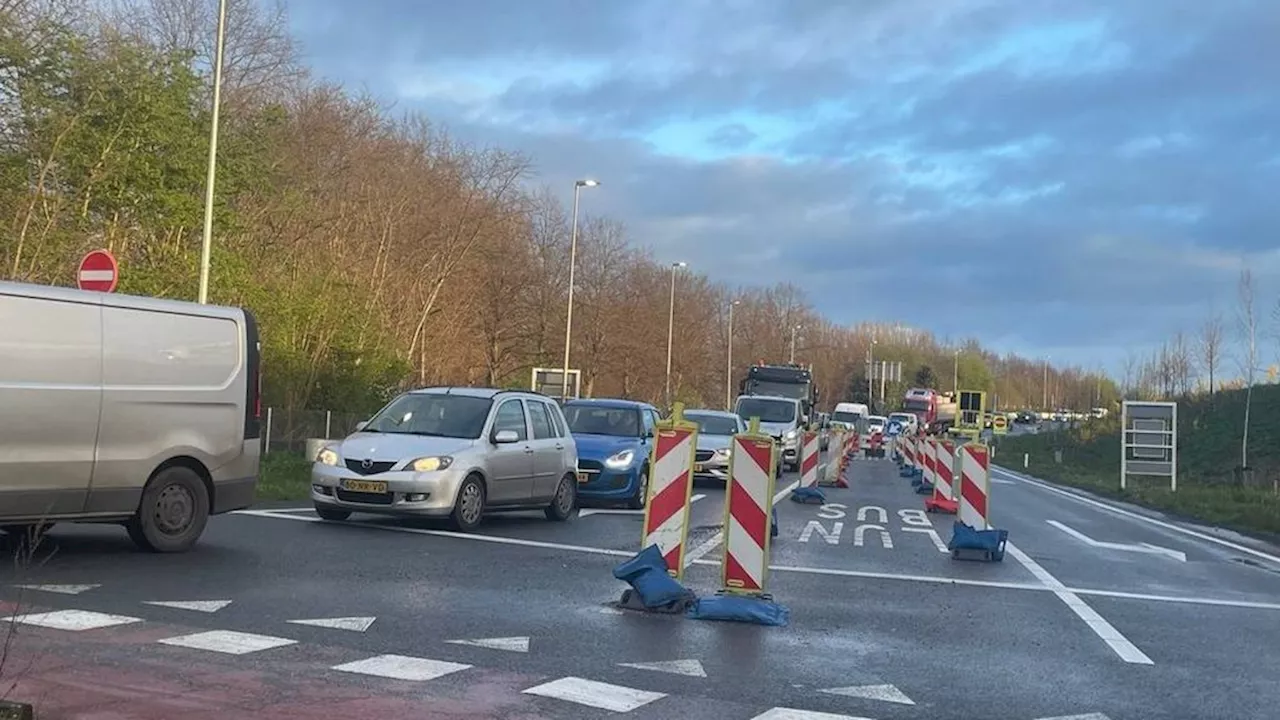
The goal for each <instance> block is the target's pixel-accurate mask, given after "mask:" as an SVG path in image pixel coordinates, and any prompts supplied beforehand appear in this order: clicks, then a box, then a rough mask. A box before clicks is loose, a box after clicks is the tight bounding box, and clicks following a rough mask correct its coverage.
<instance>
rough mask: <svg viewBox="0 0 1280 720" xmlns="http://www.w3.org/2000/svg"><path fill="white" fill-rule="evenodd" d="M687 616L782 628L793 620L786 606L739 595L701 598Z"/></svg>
mask: <svg viewBox="0 0 1280 720" xmlns="http://www.w3.org/2000/svg"><path fill="white" fill-rule="evenodd" d="M685 616H686V617H689V618H692V619H694V620H720V621H724V622H745V623H755V624H756V625H768V626H770V627H782V626H785V625H786V624H787V622H788V621H789V620H790V619H791V611H790V610H788V609H787V606H786V605H779V604H778V603H776V602H773V601H772V600H764V599H762V598H752V597H742V596H739V595H717V596H715V597H707V598H699V599H698V602H697V603H695V604H694V605H693V606H692V607H690V608H689V610H688V611H687V612H685Z"/></svg>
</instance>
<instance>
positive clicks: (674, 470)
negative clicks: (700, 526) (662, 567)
mask: <svg viewBox="0 0 1280 720" xmlns="http://www.w3.org/2000/svg"><path fill="white" fill-rule="evenodd" d="M697 447H698V425H697V423H692V422H688V421H686V420H685V419H684V404H683V403H676V404H675V407H674V408H673V409H672V411H671V417H670V418H668V419H666V420H659V421H658V424H657V428H656V429H655V432H654V442H653V450H652V451H651V455H650V457H649V489H648V492H647V497H646V498H645V504H644V536H643V539H642V540H641V541H640V548H641V550H643V549H645V548H647V547H649V546H650V545H657V546H658V550H659V551H660V552H661V553H662V557H663V559H664V560H666V562H667V572H668V573H670V575H671V576H672V577H674V578H676V579H677V580H679V579H682V578H683V577H684V555H685V545H686V541H687V540H688V537H689V497H690V495H692V494H693V464H694V455H695V453H696V451H697Z"/></svg>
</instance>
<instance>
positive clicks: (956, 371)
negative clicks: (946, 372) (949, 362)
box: [951, 350, 960, 397]
mask: <svg viewBox="0 0 1280 720" xmlns="http://www.w3.org/2000/svg"><path fill="white" fill-rule="evenodd" d="M954 361H955V364H954V365H953V366H952V369H951V392H953V393H955V394H956V397H959V396H960V351H959V350H957V351H956V353H955V358H954Z"/></svg>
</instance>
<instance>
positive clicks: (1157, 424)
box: [1120, 400, 1178, 491]
mask: <svg viewBox="0 0 1280 720" xmlns="http://www.w3.org/2000/svg"><path fill="white" fill-rule="evenodd" d="M1120 432H1121V437H1120V489H1122V490H1123V489H1124V488H1125V487H1127V486H1128V482H1129V476H1130V475H1145V476H1150V477H1167V478H1169V490H1171V491H1177V489H1178V404H1177V403H1174V402H1139V401H1136V400H1125V401H1124V407H1123V410H1122V415H1121V418H1120Z"/></svg>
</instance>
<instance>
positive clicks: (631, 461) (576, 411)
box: [563, 400, 659, 510]
mask: <svg viewBox="0 0 1280 720" xmlns="http://www.w3.org/2000/svg"><path fill="white" fill-rule="evenodd" d="M563 408H564V416H565V419H566V420H568V421H569V431H570V432H571V433H573V441H574V443H576V444H577V446H578V499H579V500H580V501H584V502H589V501H596V502H600V503H625V504H626V505H627V507H630V508H633V509H636V510H638V509H640V508H643V507H644V501H645V492H646V488H647V487H648V482H649V450H650V443H652V442H653V429H654V425H655V424H656V423H657V421H658V417H659V415H658V409H657V408H655V407H654V406H652V405H650V404H648V403H642V402H636V401H634V400H570V401H569V402H567V403H565V404H564V406H563Z"/></svg>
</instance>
